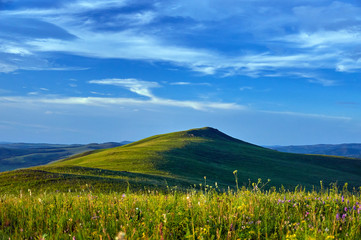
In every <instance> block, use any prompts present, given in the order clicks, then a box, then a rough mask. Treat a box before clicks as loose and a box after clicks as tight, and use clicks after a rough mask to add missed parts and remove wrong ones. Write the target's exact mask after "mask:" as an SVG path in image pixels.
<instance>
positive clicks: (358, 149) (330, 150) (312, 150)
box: [270, 143, 361, 159]
mask: <svg viewBox="0 0 361 240" xmlns="http://www.w3.org/2000/svg"><path fill="white" fill-rule="evenodd" d="M270 148H272V149H274V150H277V151H280V152H289V153H302V154H322V155H332V156H343V157H352V158H360V159H361V144H358V143H345V144H316V145H299V146H273V147H270Z"/></svg>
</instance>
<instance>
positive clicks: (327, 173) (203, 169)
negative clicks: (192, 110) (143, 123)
mask: <svg viewBox="0 0 361 240" xmlns="http://www.w3.org/2000/svg"><path fill="white" fill-rule="evenodd" d="M235 170H237V178H238V182H239V183H240V185H242V184H248V182H249V181H257V179H258V178H261V179H263V180H264V181H267V179H271V184H272V185H273V186H278V187H280V186H281V185H283V186H285V188H287V189H292V188H294V187H296V186H304V187H307V188H308V189H311V188H312V186H319V183H320V180H322V181H323V183H324V185H325V186H328V184H330V183H335V182H337V183H338V184H339V185H343V184H344V183H345V182H347V183H348V184H349V186H352V187H358V186H360V183H361V160H358V159H352V158H344V157H331V156H320V155H304V154H292V153H283V152H279V151H276V150H272V149H267V148H264V147H260V146H257V145H254V144H251V143H248V142H244V141H242V140H239V139H236V138H233V137H231V136H228V135H227V134H224V133H222V132H221V131H219V130H217V129H214V128H210V127H205V128H197V129H190V130H186V131H180V132H173V133H167V134H160V135H155V136H151V137H148V138H145V139H142V140H140V141H137V142H133V143H130V144H127V145H124V146H119V147H114V148H110V149H97V150H92V151H88V152H84V153H81V154H77V155H73V156H71V157H69V158H66V159H62V160H58V161H55V162H52V163H49V164H47V165H43V166H38V167H32V168H28V169H22V170H16V171H11V172H6V173H0V192H6V191H17V190H19V189H22V188H24V187H27V188H29V189H43V190H44V189H49V190H52V189H65V190H67V189H68V188H69V189H70V188H72V189H80V188H82V187H83V186H84V185H87V186H92V187H93V188H94V190H95V189H98V190H99V191H109V190H110V191H124V189H126V188H127V187H129V186H131V187H132V188H139V189H144V187H147V188H148V187H150V188H156V189H159V188H167V187H168V186H175V185H176V186H179V187H185V188H189V187H190V186H194V184H197V185H199V183H204V185H207V184H209V185H213V184H214V183H215V182H217V183H218V186H220V187H223V188H226V187H227V186H235V176H234V174H233V173H234V171H235ZM24 183H26V184H25V185H24Z"/></svg>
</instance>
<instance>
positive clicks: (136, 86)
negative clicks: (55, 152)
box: [0, 78, 246, 111]
mask: <svg viewBox="0 0 361 240" xmlns="http://www.w3.org/2000/svg"><path fill="white" fill-rule="evenodd" d="M89 83H91V84H101V85H113V86H118V87H123V88H126V89H128V90H129V91H131V92H134V93H136V94H138V95H140V96H144V97H147V99H138V98H111V97H59V96H42V97H34V96H36V95H38V94H39V92H30V93H28V95H30V96H31V97H20V96H7V97H0V102H2V103H6V104H20V103H22V104H61V105H88V106H110V105H121V106H125V107H129V106H137V107H145V108H147V107H149V106H166V107H183V108H192V109H195V110H201V111H208V110H214V109H224V110H244V109H246V107H245V106H242V105H239V104H236V103H224V102H211V101H189V100H173V99H166V98H161V97H158V96H155V95H154V94H153V92H152V91H151V89H152V88H158V87H161V85H159V84H158V83H157V82H149V81H142V80H138V79H135V78H127V79H118V78H112V79H100V80H91V81H89Z"/></svg>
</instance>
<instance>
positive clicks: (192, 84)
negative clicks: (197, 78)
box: [169, 82, 211, 86]
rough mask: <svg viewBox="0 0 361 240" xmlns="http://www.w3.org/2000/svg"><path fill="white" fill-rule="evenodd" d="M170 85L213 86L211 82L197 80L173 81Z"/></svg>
mask: <svg viewBox="0 0 361 240" xmlns="http://www.w3.org/2000/svg"><path fill="white" fill-rule="evenodd" d="M169 85H175V86H211V84H210V83H195V82H171V83H169Z"/></svg>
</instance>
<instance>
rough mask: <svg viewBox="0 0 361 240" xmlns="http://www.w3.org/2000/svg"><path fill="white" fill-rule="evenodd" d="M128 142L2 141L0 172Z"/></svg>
mask: <svg viewBox="0 0 361 240" xmlns="http://www.w3.org/2000/svg"><path fill="white" fill-rule="evenodd" d="M128 143H130V142H127V141H124V142H120V143H116V142H107V143H101V144H98V143H90V144H47V143H2V144H0V172H4V171H10V170H14V169H18V168H25V167H32V166H38V165H43V164H47V163H49V162H52V161H56V160H59V159H62V158H66V157H69V156H71V155H74V154H78V153H82V152H86V151H90V150H95V149H104V148H113V147H118V146H122V145H125V144H128Z"/></svg>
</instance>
